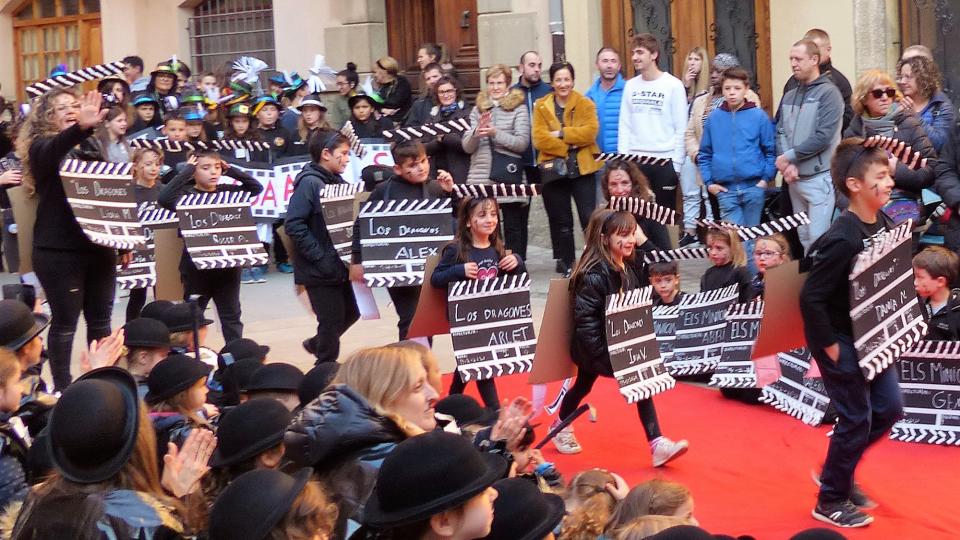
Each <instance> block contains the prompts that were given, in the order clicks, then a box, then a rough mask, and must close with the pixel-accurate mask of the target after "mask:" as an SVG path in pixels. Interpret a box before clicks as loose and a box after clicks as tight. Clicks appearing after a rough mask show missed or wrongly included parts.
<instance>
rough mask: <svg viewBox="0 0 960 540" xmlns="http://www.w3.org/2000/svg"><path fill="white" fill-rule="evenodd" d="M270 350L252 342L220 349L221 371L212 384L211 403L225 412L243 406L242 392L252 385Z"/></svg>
mask: <svg viewBox="0 0 960 540" xmlns="http://www.w3.org/2000/svg"><path fill="white" fill-rule="evenodd" d="M269 353H270V347H268V346H266V345H260V344H259V343H257V342H256V341H254V340H252V339H249V338H240V339H235V340H233V341H231V342H230V343H227V344H226V345H224V347H223V348H222V349H220V355H219V358H218V359H217V370H216V371H215V372H214V373H213V377H211V380H210V382H209V384H208V386H209V387H210V393H209V394H208V395H207V401H208V402H209V403H213V404H214V405H216V406H217V407H220V408H221V409H222V408H223V407H236V406H237V405H239V404H240V392H241V390H242V388H244V387H246V385H247V383H248V382H249V381H250V377H251V376H252V375H253V372H254V371H256V370H257V369H258V368H260V366H262V365H263V364H264V363H265V362H266V360H267V355H268V354H269Z"/></svg>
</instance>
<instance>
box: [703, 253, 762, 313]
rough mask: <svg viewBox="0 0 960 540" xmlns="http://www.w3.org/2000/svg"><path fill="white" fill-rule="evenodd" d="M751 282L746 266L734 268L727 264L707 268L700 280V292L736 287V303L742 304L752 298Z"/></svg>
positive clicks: (730, 263)
mask: <svg viewBox="0 0 960 540" xmlns="http://www.w3.org/2000/svg"><path fill="white" fill-rule="evenodd" d="M751 281H752V278H751V276H750V272H749V271H748V270H747V267H746V266H735V265H734V264H733V263H732V262H729V263H727V264H725V265H723V266H711V267H710V268H708V269H707V271H706V272H704V273H703V277H701V278H700V291H701V292H703V291H712V290H715V289H722V288H724V287H729V286H730V285H736V286H737V291H738V292H739V297H738V299H737V301H738V302H740V303H741V304H742V303H744V302H749V301H750V299H751V298H753V297H754V293H753V284H752V283H751Z"/></svg>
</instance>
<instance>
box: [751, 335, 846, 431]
mask: <svg viewBox="0 0 960 540" xmlns="http://www.w3.org/2000/svg"><path fill="white" fill-rule="evenodd" d="M777 360H779V362H780V378H779V379H777V380H776V382H774V383H772V384H768V385H767V386H764V387H763V391H762V392H761V394H760V401H763V402H764V403H768V404H770V405H771V406H772V407H773V408H775V409H777V410H778V411H783V412H785V413H787V414H789V415H790V416H792V417H794V418H796V419H798V420H800V421H801V422H803V423H804V424H808V425H811V426H819V425H820V424H821V423H822V422H823V415H824V414H825V413H826V412H827V406H828V405H829V404H830V398H829V397H827V391H826V389H824V387H823V379H821V378H819V377H807V376H806V374H807V372H808V371H809V370H810V362H811V361H812V358H811V357H810V351H808V350H807V349H794V350H792V351H789V352H782V353H777Z"/></svg>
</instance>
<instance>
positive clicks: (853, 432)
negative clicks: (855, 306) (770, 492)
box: [800, 138, 903, 527]
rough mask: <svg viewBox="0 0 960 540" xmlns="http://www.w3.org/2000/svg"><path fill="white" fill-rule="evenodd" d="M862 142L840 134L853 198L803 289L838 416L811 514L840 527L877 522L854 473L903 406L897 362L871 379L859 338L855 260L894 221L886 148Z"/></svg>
mask: <svg viewBox="0 0 960 540" xmlns="http://www.w3.org/2000/svg"><path fill="white" fill-rule="evenodd" d="M863 142H864V141H863V139H860V138H850V139H845V140H843V141H841V143H840V145H839V146H838V147H837V151H836V154H835V155H834V156H833V160H832V162H831V163H830V174H831V176H832V177H833V184H834V186H835V187H836V189H837V191H838V192H840V193H842V194H843V195H846V196H847V197H848V198H849V199H850V206H849V207H848V208H847V210H846V211H844V212H843V213H842V214H840V217H838V218H837V220H836V221H834V222H833V224H832V225H831V226H830V228H829V229H828V230H827V232H825V233H824V234H823V236H821V237H820V238H819V239H818V240H817V241H816V242H814V244H813V245H812V246H810V254H809V257H810V259H811V260H812V268H811V270H810V274H809V276H808V277H807V281H806V283H805V284H804V286H803V290H802V291H801V292H800V311H801V312H802V314H803V323H804V333H805V334H806V338H807V346H808V348H809V349H810V354H812V355H813V358H814V359H816V361H817V365H818V366H819V367H820V374H821V375H822V377H823V385H824V387H826V390H827V395H828V396H830V401H831V403H832V404H833V405H834V406H835V407H836V410H837V414H838V416H839V420H838V422H837V425H836V427H835V428H834V430H833V436H832V437H831V438H830V444H829V449H828V450H827V458H826V460H825V461H824V464H823V470H822V472H821V474H820V478H819V480H820V482H821V485H820V494H819V496H818V497H817V504H816V506H815V507H814V509H813V517H814V518H816V519H818V520H820V521H823V522H826V523H830V524H831V525H835V526H837V527H863V526H866V525H869V524H870V523H872V522H873V516H871V515H869V514H866V513H865V512H863V511H862V510H861V508H862V507H866V506H869V505H870V504H871V503H870V500H869V499H868V498H867V497H866V496H865V495H864V494H863V492H862V491H861V490H860V489H859V488H858V487H857V486H856V484H855V483H854V473H855V472H856V468H857V464H858V463H859V461H860V458H861V457H862V456H863V453H864V451H865V450H867V448H869V447H870V445H872V444H873V443H875V442H876V441H878V440H882V439H884V438H886V434H887V432H888V431H889V430H890V428H891V427H892V426H893V424H894V423H896V421H897V420H898V419H899V418H900V417H901V416H902V414H903V402H902V397H901V395H900V385H899V383H898V381H897V370H896V369H893V368H887V369H885V370H883V371H881V372H880V373H879V374H877V376H876V377H874V379H873V380H872V381H867V380H866V378H865V377H864V375H863V373H862V372H861V370H860V366H859V365H858V359H857V350H856V348H854V344H853V337H852V336H853V323H852V321H851V319H850V282H849V277H848V276H849V274H850V270H851V266H852V264H853V262H854V260H855V258H856V256H857V254H858V253H860V252H861V251H863V250H864V249H866V248H867V247H868V246H869V245H870V244H871V243H872V241H873V240H874V239H875V238H876V237H877V235H879V234H881V233H883V232H885V231H887V230H889V229H890V228H892V227H893V222H892V221H891V220H890V219H889V218H888V217H887V216H886V215H885V214H884V213H883V212H882V211H881V210H880V209H881V208H882V207H883V205H884V204H886V203H887V202H888V201H889V200H890V192H891V190H892V189H893V186H894V184H893V178H891V176H890V167H889V161H888V159H887V153H886V152H884V151H883V150H881V149H879V148H875V147H866V146H864V145H863Z"/></svg>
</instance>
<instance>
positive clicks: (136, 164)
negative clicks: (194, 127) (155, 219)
mask: <svg viewBox="0 0 960 540" xmlns="http://www.w3.org/2000/svg"><path fill="white" fill-rule="evenodd" d="M162 167H163V151H161V150H157V149H153V148H140V149H137V150H136V151H134V152H133V192H134V195H136V198H137V208H140V206H141V205H143V204H144V203H151V202H152V203H155V202H157V197H158V196H159V195H160V186H159V185H158V180H159V179H160V169H161V168H162ZM146 303H147V289H146V287H137V288H134V289H130V299H129V300H127V312H126V316H127V318H126V322H130V321H132V320H134V319H136V318H137V317H139V316H140V310H141V309H143V306H144V304H146Z"/></svg>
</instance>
